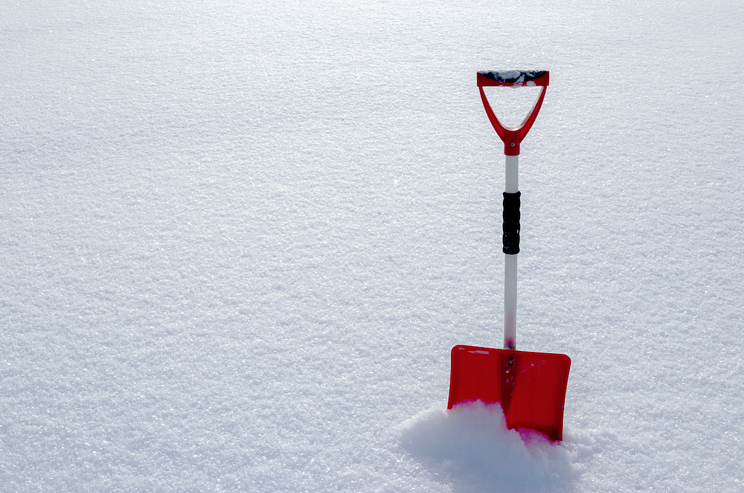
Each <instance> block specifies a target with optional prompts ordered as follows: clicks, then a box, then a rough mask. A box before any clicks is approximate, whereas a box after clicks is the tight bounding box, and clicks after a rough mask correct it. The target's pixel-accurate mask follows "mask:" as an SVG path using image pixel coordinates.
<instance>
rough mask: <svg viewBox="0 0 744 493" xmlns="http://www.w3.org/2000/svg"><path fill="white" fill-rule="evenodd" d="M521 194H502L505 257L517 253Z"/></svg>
mask: <svg viewBox="0 0 744 493" xmlns="http://www.w3.org/2000/svg"><path fill="white" fill-rule="evenodd" d="M521 195H522V192H517V193H506V192H504V225H503V229H504V236H503V240H504V249H503V252H504V253H505V254H507V255H516V254H518V253H519V205H520V200H519V197H520V196H521Z"/></svg>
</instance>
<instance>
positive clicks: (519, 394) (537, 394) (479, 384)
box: [447, 345, 571, 441]
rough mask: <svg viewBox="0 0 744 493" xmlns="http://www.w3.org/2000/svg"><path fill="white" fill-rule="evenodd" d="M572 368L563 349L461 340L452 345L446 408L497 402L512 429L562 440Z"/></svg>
mask: <svg viewBox="0 0 744 493" xmlns="http://www.w3.org/2000/svg"><path fill="white" fill-rule="evenodd" d="M570 368H571V359H570V358H569V357H568V356H566V355H565V354H553V353H534V352H529V351H515V350H512V349H494V348H485V347H477V346H462V345H458V346H455V347H453V348H452V371H451V373H450V392H449V402H448V404H447V408H448V409H452V407H453V406H456V405H457V404H460V403H465V402H471V401H476V400H481V401H483V402H484V403H485V404H493V403H497V402H498V403H500V404H501V407H502V409H503V410H504V416H505V417H506V425H507V427H509V428H510V429H520V428H527V429H530V430H535V431H538V432H540V433H543V434H544V435H546V436H547V437H548V438H549V439H551V440H553V441H560V440H563V406H564V403H565V400H566V387H567V385H568V372H569V370H570Z"/></svg>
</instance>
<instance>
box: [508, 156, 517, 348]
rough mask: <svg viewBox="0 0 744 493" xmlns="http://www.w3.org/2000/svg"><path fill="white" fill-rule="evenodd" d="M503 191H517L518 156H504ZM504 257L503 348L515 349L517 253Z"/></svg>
mask: <svg viewBox="0 0 744 493" xmlns="http://www.w3.org/2000/svg"><path fill="white" fill-rule="evenodd" d="M504 191H505V192H507V193H517V192H518V191H519V156H506V187H505V190H504ZM504 257H505V261H504V349H517V255H516V254H514V255H505V256H504Z"/></svg>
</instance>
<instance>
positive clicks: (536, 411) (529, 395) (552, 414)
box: [447, 70, 571, 441]
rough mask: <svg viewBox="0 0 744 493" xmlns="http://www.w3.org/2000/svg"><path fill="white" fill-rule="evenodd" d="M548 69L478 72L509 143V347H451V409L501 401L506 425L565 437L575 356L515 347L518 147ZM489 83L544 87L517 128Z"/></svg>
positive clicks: (492, 117) (501, 132)
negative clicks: (498, 106) (503, 117)
mask: <svg viewBox="0 0 744 493" xmlns="http://www.w3.org/2000/svg"><path fill="white" fill-rule="evenodd" d="M548 82H549V74H548V72H547V71H518V70H511V71H502V72H478V88H479V90H480V95H481V99H482V100H483V106H484V107H485V109H486V114H487V115H488V119H489V120H490V121H491V124H492V125H493V128H494V129H495V130H496V133H497V134H498V135H499V137H500V138H501V140H502V141H503V142H504V154H506V191H505V192H504V216H503V217H504V223H503V245H504V248H503V252H504V253H505V254H506V263H505V276H504V277H505V280H504V349H493V348H486V347H476V346H460V345H458V346H455V347H453V348H452V374H451V375H450V393H449V403H448V404H447V408H448V409H452V407H453V406H455V405H457V404H460V403H464V402H470V401H476V400H481V401H483V402H484V403H486V404H489V403H496V402H499V403H501V407H502V409H503V410H504V415H505V416H506V425H507V426H508V427H509V428H511V429H515V428H516V429H520V428H527V429H531V430H536V431H539V432H541V433H544V434H545V435H546V436H547V437H548V438H550V439H551V440H554V441H555V440H562V439H563V405H564V402H565V400H566V386H567V385H568V372H569V369H570V368H571V359H570V358H569V357H568V356H566V355H565V354H552V353H533V352H528V351H517V350H516V339H517V254H518V253H519V227H520V226H519V204H520V195H521V194H520V193H519V186H518V185H519V181H518V178H519V145H520V143H521V142H522V140H523V139H524V138H525V136H526V135H527V132H529V131H530V128H531V127H532V124H533V123H534V122H535V119H536V118H537V113H538V112H539V111H540V106H542V102H543V99H544V98H545V91H546V89H547V87H548ZM484 86H510V87H524V86H539V87H541V90H540V95H539V96H538V97H537V99H536V100H535V104H534V106H533V107H532V111H531V112H530V114H529V115H527V117H526V118H525V119H524V121H522V123H521V124H520V125H519V126H518V127H516V128H506V127H504V126H503V125H502V124H501V122H500V121H499V119H498V118H496V115H495V114H494V113H493V110H491V105H490V104H489V103H488V99H487V98H486V94H485V93H484V92H483V87H484Z"/></svg>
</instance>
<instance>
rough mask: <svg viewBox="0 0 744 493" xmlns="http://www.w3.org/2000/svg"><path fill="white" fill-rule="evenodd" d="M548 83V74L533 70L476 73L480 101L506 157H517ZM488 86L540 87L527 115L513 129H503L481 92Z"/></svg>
mask: <svg viewBox="0 0 744 493" xmlns="http://www.w3.org/2000/svg"><path fill="white" fill-rule="evenodd" d="M549 83H550V72H548V71H547V70H535V71H520V70H508V71H501V72H493V71H491V72H478V90H479V91H480V95H481V100H482V101H483V107H484V108H485V109H486V115H488V119H489V120H490V121H491V125H493V128H494V130H496V133H497V134H498V136H499V138H501V141H502V142H503V143H504V154H506V155H507V156H519V144H521V143H522V140H523V139H524V138H525V137H526V136H527V133H528V132H529V131H530V129H531V128H532V124H533V123H535V119H536V118H537V114H538V113H539V112H540V107H541V106H542V103H543V99H545V91H546V90H547V88H548V84H549ZM489 86H507V87H534V86H538V87H542V89H541V90H540V95H539V96H538V98H537V99H536V100H535V104H534V105H532V110H531V111H530V113H529V115H527V117H526V118H525V119H524V120H522V123H520V124H519V125H518V126H517V127H515V128H509V127H505V126H504V125H502V124H501V122H500V121H499V119H498V118H497V117H496V115H495V114H494V112H493V110H492V109H491V105H490V103H489V102H488V98H486V93H485V92H484V91H483V88H484V87H489Z"/></svg>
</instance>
